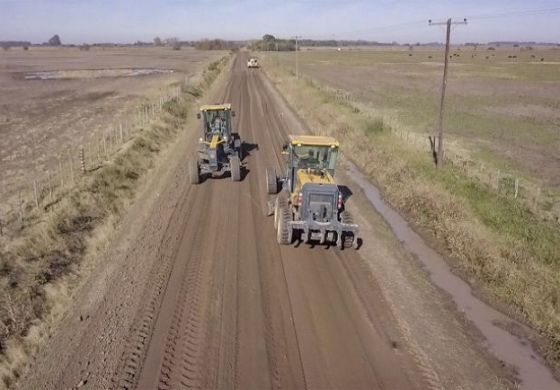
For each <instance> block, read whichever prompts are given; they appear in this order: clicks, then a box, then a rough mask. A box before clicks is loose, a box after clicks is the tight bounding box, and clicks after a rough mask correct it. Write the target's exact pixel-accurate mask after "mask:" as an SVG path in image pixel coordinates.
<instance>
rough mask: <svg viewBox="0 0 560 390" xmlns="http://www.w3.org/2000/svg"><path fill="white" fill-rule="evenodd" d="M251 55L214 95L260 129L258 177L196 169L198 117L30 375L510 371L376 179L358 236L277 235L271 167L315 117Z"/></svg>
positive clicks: (231, 378) (292, 379)
mask: <svg viewBox="0 0 560 390" xmlns="http://www.w3.org/2000/svg"><path fill="white" fill-rule="evenodd" d="M246 62H247V61H246V54H245V53H241V54H240V55H239V58H237V60H236V61H235V63H234V66H233V69H232V74H231V77H230V78H229V80H228V82H227V83H226V85H225V88H221V89H219V90H217V91H215V94H214V95H213V99H207V100H210V101H216V100H224V101H231V102H232V104H233V106H234V108H235V110H236V111H237V116H236V126H237V128H238V129H239V130H240V134H241V136H242V138H243V139H244V140H245V141H246V142H247V143H249V144H256V145H258V149H253V150H252V151H251V152H250V154H249V156H248V157H247V158H246V160H245V161H246V164H247V172H246V173H247V174H246V176H245V177H244V180H243V181H242V182H239V183H235V182H232V181H231V180H230V179H229V178H225V179H222V180H219V179H215V180H207V181H205V182H204V183H202V184H200V185H198V186H191V185H189V184H188V179H187V177H188V175H187V161H188V159H189V158H190V157H191V156H192V155H193V153H192V151H193V146H194V143H195V140H196V138H197V133H196V131H195V129H196V128H197V126H196V125H195V124H194V122H193V121H192V120H191V122H190V123H189V129H190V130H189V131H187V132H185V133H184V134H183V136H182V137H181V139H180V140H179V141H178V142H177V143H176V144H175V146H174V147H173V149H172V150H171V151H170V152H169V154H168V156H167V158H166V161H163V162H162V163H160V164H159V166H158V167H156V172H155V174H154V175H153V176H154V178H153V182H151V183H147V186H146V190H145V192H144V193H143V194H141V195H140V196H139V198H138V200H137V202H136V204H135V206H133V209H132V212H131V213H130V215H129V216H128V217H127V218H126V220H125V221H123V224H122V228H121V234H120V236H118V237H116V238H115V240H114V242H113V245H112V246H111V248H109V249H108V251H107V255H106V258H105V259H100V261H99V264H98V266H97V267H96V268H95V269H94V270H92V273H91V278H89V280H88V283H87V284H86V285H85V286H84V288H83V289H82V290H81V292H80V293H79V294H77V297H76V303H75V306H74V307H72V308H70V309H69V314H68V316H67V318H66V319H65V320H64V321H63V323H61V324H60V326H59V327H58V328H57V329H56V331H55V332H53V337H52V339H51V341H50V343H49V345H47V346H46V347H45V348H43V350H42V351H41V352H40V353H39V355H38V356H37V359H36V360H35V362H34V363H32V364H31V367H30V369H29V370H28V371H27V374H26V375H25V377H24V379H23V380H22V381H21V382H20V388H22V389H27V388H47V389H59V388H74V387H77V386H80V387H82V388H91V389H97V388H139V389H150V388H161V389H165V388H170V389H177V388H193V387H194V388H241V389H265V388H288V389H293V388H320V389H358V388H364V389H425V388H432V389H449V388H461V389H479V388H505V387H507V385H508V384H510V383H511V382H510V381H509V380H508V377H507V373H506V372H505V370H503V369H501V368H500V367H499V364H498V363H497V362H495V361H494V360H492V359H491V358H490V357H488V356H486V354H485V353H484V352H483V349H482V347H481V346H480V341H479V340H478V338H476V337H475V336H473V335H472V332H471V331H470V330H469V328H468V327H467V326H466V325H465V324H464V322H463V321H461V318H460V316H458V315H457V314H456V313H454V312H453V309H452V308H451V307H450V305H449V301H448V300H447V299H446V298H445V297H443V296H442V295H441V294H440V293H439V292H438V291H437V290H436V289H435V288H434V287H433V286H432V285H431V284H430V283H429V282H428V281H427V279H426V276H425V275H424V274H423V272H422V271H421V270H419V269H418V268H417V266H416V265H415V262H414V260H413V259H411V257H410V256H409V255H407V254H406V253H405V252H404V251H403V249H402V247H401V246H400V244H399V243H398V242H397V241H396V240H395V238H394V237H393V236H392V235H391V234H390V233H389V231H388V229H387V227H386V226H385V225H384V223H383V222H382V220H381V219H380V217H379V216H378V215H377V214H376V213H375V212H374V211H373V209H372V208H371V206H370V205H369V204H368V202H367V200H366V199H364V197H363V195H361V194H359V193H358V194H355V196H354V197H353V200H352V201H351V206H350V207H351V210H353V211H354V214H356V215H357V216H358V220H359V223H360V224H361V226H362V238H363V240H364V245H363V247H362V248H361V249H360V250H359V251H357V252H356V251H354V250H345V251H339V250H336V249H335V248H326V247H319V246H317V247H308V246H306V245H300V246H285V247H284V246H282V247H281V246H279V245H278V244H277V243H276V238H275V232H274V228H273V223H272V219H271V218H268V217H266V216H265V215H266V204H267V200H268V197H267V195H266V193H265V191H264V189H265V180H264V179H265V168H266V167H269V166H274V167H276V168H279V167H280V166H281V163H282V156H281V155H280V154H279V153H278V151H279V150H280V147H281V144H282V143H283V142H284V140H285V138H286V135H287V134H288V133H291V132H303V131H305V129H306V127H305V124H303V123H302V122H301V120H300V119H298V118H297V117H296V116H295V115H294V113H293V111H292V110H291V109H290V108H289V107H288V106H287V105H286V103H285V102H284V101H283V100H282V98H281V97H280V96H279V94H278V93H277V91H276V90H275V89H274V88H273V86H272V85H271V84H270V83H269V81H268V80H267V79H266V78H265V76H264V74H263V73H262V72H261V71H260V70H251V71H248V70H247V69H246V67H245V65H246ZM220 98H222V99H220ZM294 129H296V130H294ZM348 185H349V186H350V187H351V188H352V183H351V182H348Z"/></svg>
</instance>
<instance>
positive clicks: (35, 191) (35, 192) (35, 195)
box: [33, 179, 39, 208]
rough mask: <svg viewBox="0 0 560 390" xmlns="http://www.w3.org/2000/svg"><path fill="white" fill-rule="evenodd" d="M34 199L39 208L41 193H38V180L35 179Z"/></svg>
mask: <svg viewBox="0 0 560 390" xmlns="http://www.w3.org/2000/svg"><path fill="white" fill-rule="evenodd" d="M33 197H34V198H35V207H37V208H39V193H38V192H37V179H33Z"/></svg>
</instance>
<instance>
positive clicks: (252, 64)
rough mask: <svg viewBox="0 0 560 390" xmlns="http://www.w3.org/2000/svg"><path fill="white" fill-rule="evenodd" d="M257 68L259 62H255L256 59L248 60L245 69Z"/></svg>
mask: <svg viewBox="0 0 560 390" xmlns="http://www.w3.org/2000/svg"><path fill="white" fill-rule="evenodd" d="M258 67H259V62H258V61H257V59H256V58H254V57H252V58H250V59H249V61H247V68H249V69H251V68H258Z"/></svg>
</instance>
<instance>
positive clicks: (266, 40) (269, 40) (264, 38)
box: [262, 34, 276, 42]
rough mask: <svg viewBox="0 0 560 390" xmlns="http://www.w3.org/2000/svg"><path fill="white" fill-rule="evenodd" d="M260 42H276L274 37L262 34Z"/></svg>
mask: <svg viewBox="0 0 560 390" xmlns="http://www.w3.org/2000/svg"><path fill="white" fill-rule="evenodd" d="M262 40H263V41H265V42H271V41H272V42H274V41H276V38H275V37H274V35H271V34H264V35H263V37H262Z"/></svg>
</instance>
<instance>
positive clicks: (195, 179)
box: [189, 160, 200, 184]
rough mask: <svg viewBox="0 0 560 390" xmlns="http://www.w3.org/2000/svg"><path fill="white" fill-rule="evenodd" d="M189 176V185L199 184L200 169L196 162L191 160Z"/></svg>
mask: <svg viewBox="0 0 560 390" xmlns="http://www.w3.org/2000/svg"><path fill="white" fill-rule="evenodd" d="M189 176H190V179H191V184H199V183H200V168H199V166H198V160H195V161H193V160H191V161H190V162H189Z"/></svg>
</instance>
